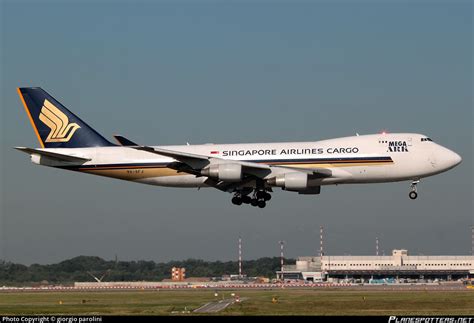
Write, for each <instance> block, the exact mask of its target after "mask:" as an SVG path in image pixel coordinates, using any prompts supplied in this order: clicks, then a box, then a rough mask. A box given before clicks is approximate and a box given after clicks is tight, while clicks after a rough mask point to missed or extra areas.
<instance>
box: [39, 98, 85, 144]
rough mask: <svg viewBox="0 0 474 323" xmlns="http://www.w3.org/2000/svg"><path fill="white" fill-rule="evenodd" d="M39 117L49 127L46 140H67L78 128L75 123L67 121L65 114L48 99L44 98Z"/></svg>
mask: <svg viewBox="0 0 474 323" xmlns="http://www.w3.org/2000/svg"><path fill="white" fill-rule="evenodd" d="M39 119H40V120H41V121H42V122H43V123H44V124H45V125H47V126H48V127H49V128H50V129H51V131H50V133H49V135H48V137H47V138H46V142H68V141H69V140H70V139H71V137H72V136H73V135H74V133H75V132H76V130H77V129H79V128H80V126H79V125H78V124H77V123H69V118H68V117H67V115H65V114H64V113H63V112H61V110H59V109H58V108H56V107H55V106H54V105H53V104H52V103H51V102H49V101H48V100H44V103H43V107H42V108H41V113H40V115H39Z"/></svg>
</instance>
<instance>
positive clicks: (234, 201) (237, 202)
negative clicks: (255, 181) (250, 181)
mask: <svg viewBox="0 0 474 323" xmlns="http://www.w3.org/2000/svg"><path fill="white" fill-rule="evenodd" d="M232 204H234V205H242V199H241V198H240V197H237V196H234V197H233V198H232Z"/></svg>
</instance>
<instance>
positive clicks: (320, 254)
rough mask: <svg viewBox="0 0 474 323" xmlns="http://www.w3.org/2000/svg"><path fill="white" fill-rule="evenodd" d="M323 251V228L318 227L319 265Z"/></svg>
mask: <svg viewBox="0 0 474 323" xmlns="http://www.w3.org/2000/svg"><path fill="white" fill-rule="evenodd" d="M323 255H324V249H323V226H322V225H321V226H319V256H320V257H321V263H322V261H323Z"/></svg>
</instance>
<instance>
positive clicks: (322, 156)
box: [32, 133, 461, 187]
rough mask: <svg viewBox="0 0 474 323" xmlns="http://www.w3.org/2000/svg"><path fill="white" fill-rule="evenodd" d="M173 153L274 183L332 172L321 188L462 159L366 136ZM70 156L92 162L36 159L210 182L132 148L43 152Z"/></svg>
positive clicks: (402, 175) (397, 137) (427, 171)
mask: <svg viewBox="0 0 474 323" xmlns="http://www.w3.org/2000/svg"><path fill="white" fill-rule="evenodd" d="M159 148H164V149H169V150H173V151H179V152H185V153H192V154H198V155H204V156H209V157H216V158H219V159H221V160H222V159H224V160H229V162H231V161H232V160H239V161H249V162H254V163H259V164H266V165H270V166H272V167H271V172H270V173H269V174H268V175H267V176H266V178H271V177H274V176H276V175H280V174H282V173H285V172H291V171H295V170H296V169H304V170H310V169H321V168H325V169H330V170H331V171H332V176H331V177H328V178H321V179H317V181H318V183H317V185H328V184H348V183H380V182H394V181H403V180H418V179H420V178H423V177H427V176H431V175H435V174H438V173H441V172H444V171H446V170H448V169H451V168H453V167H454V166H456V165H457V164H459V163H460V162H461V157H460V156H459V155H457V154H456V153H454V152H453V151H451V150H449V149H447V148H445V147H443V146H441V145H438V144H436V143H434V142H433V141H431V139H429V138H427V137H426V136H424V135H421V134H411V133H398V134H376V135H361V136H353V137H344V138H336V139H328V140H322V141H314V142H280V143H255V144H222V145H221V144H205V145H183V146H160V147H159ZM43 150H45V151H51V152H56V153H61V154H67V155H70V156H77V157H84V158H89V159H90V161H88V162H86V163H84V164H82V165H79V166H78V165H68V164H64V163H62V164H61V163H56V162H55V161H54V160H48V159H47V158H44V157H41V159H38V158H36V161H35V158H34V156H33V157H32V159H33V161H35V162H37V163H39V164H42V165H47V166H53V167H60V168H65V169H70V170H75V171H81V172H86V173H91V174H95V175H101V176H107V177H113V178H118V179H123V180H130V181H135V182H140V183H145V184H151V185H160V186H174V187H201V186H206V184H205V183H204V182H205V180H206V179H207V178H206V177H205V176H195V175H190V174H188V173H185V172H177V171H176V170H174V169H172V168H170V167H168V165H169V164H170V163H173V162H176V160H174V159H173V158H169V157H164V156H160V155H157V154H152V153H149V152H146V151H140V150H136V149H133V148H130V147H124V146H115V147H91V148H55V149H43Z"/></svg>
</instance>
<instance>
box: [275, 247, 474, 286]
mask: <svg viewBox="0 0 474 323" xmlns="http://www.w3.org/2000/svg"><path fill="white" fill-rule="evenodd" d="M276 274H277V278H279V279H282V280H294V279H298V280H306V281H323V280H338V279H361V280H363V281H369V280H374V279H393V280H398V281H400V280H405V279H416V280H435V279H440V280H448V281H449V280H457V279H462V278H473V277H474V256H409V255H408V251H407V250H404V249H402V250H393V252H392V255H391V256H323V257H299V258H298V259H297V261H296V265H286V266H283V270H280V271H277V273H276Z"/></svg>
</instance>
